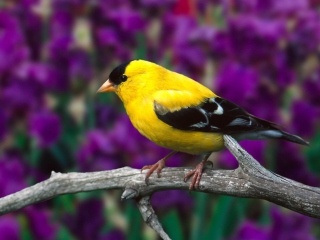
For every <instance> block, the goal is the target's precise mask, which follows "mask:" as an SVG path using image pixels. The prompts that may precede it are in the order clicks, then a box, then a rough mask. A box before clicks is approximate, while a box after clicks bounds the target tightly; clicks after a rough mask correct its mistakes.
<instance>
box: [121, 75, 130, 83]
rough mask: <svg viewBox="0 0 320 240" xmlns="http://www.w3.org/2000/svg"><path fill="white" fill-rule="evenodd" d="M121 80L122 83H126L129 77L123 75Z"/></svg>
mask: <svg viewBox="0 0 320 240" xmlns="http://www.w3.org/2000/svg"><path fill="white" fill-rule="evenodd" d="M120 79H121V82H124V81H126V80H127V79H128V77H127V76H126V75H121V77H120Z"/></svg>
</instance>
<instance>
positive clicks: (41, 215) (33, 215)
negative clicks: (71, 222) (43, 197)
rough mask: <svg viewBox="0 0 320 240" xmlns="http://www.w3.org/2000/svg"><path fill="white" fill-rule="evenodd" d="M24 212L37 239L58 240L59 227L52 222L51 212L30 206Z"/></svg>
mask: <svg viewBox="0 0 320 240" xmlns="http://www.w3.org/2000/svg"><path fill="white" fill-rule="evenodd" d="M23 212H24V214H25V215H26V217H27V220H28V227H30V229H31V232H32V234H33V236H34V238H35V239H48V240H49V239H56V229H57V226H56V225H55V224H53V223H52V222H51V219H50V218H51V215H50V212H49V211H47V210H44V209H39V208H37V207H35V206H29V207H27V208H25V209H23Z"/></svg>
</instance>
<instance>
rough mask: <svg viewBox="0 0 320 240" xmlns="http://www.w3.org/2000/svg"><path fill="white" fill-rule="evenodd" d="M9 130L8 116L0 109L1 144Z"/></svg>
mask: <svg viewBox="0 0 320 240" xmlns="http://www.w3.org/2000/svg"><path fill="white" fill-rule="evenodd" d="M7 129H8V117H7V114H6V113H5V112H4V111H3V110H2V109H0V142H1V141H2V140H3V138H4V137H5V135H6V133H7Z"/></svg>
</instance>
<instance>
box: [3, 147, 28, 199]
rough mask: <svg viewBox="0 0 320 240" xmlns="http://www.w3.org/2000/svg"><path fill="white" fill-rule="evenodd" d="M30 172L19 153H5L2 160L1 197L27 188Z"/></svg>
mask: <svg viewBox="0 0 320 240" xmlns="http://www.w3.org/2000/svg"><path fill="white" fill-rule="evenodd" d="M28 172H29V169H28V167H27V166H26V164H25V163H24V161H23V160H22V158H21V156H20V154H19V153H17V152H14V151H10V152H5V153H4V154H3V156H2V157H1V158H0V182H1V185H0V196H1V197H4V196H7V195H9V194H12V193H15V192H18V191H20V190H21V189H23V188H25V187H27V182H26V178H27V176H28Z"/></svg>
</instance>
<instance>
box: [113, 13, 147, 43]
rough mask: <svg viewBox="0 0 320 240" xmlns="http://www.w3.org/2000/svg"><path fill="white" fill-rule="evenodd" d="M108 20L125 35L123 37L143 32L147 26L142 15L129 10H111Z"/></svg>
mask: <svg viewBox="0 0 320 240" xmlns="http://www.w3.org/2000/svg"><path fill="white" fill-rule="evenodd" d="M107 18H108V19H109V20H110V22H111V23H112V25H113V24H115V25H116V26H117V29H119V31H121V32H122V33H123V34H125V35H124V36H123V37H128V36H131V35H132V34H135V33H137V32H138V31H142V30H143V29H144V28H145V26H146V21H145V19H143V17H142V15H141V14H140V13H139V12H136V11H133V10H132V9H129V8H120V9H110V10H109V13H108V15H107ZM127 40H128V39H127ZM127 40H125V41H127Z"/></svg>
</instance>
